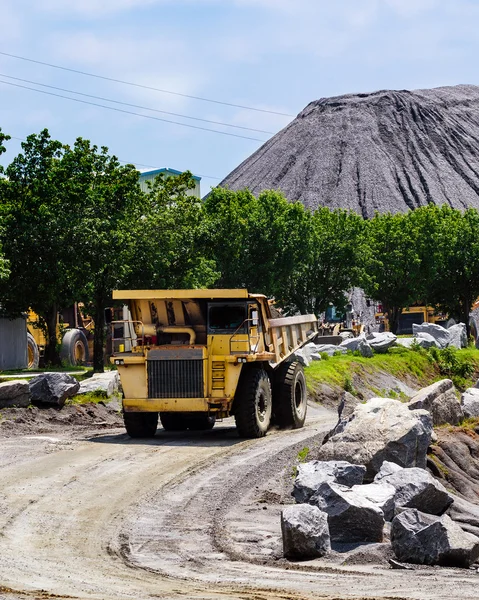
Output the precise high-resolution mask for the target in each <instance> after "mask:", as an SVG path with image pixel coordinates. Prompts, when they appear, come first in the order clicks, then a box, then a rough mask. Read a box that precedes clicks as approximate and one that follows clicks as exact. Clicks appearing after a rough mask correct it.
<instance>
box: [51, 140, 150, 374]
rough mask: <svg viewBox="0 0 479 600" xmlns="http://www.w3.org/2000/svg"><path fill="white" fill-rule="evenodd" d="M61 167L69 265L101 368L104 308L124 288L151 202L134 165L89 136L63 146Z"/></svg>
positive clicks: (98, 369)
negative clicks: (89, 322) (72, 252)
mask: <svg viewBox="0 0 479 600" xmlns="http://www.w3.org/2000/svg"><path fill="white" fill-rule="evenodd" d="M59 170H60V171H61V173H62V179H67V182H66V183H65V186H64V194H65V197H66V198H68V210H69V218H70V219H71V222H70V227H69V229H68V238H69V239H68V243H69V245H70V247H71V248H72V249H74V250H75V256H76V258H75V261H74V263H73V264H70V265H69V268H70V272H71V273H72V279H73V280H74V281H75V289H76V290H77V296H76V299H77V300H83V301H84V302H85V305H86V310H87V312H88V313H89V314H90V315H91V316H92V317H93V319H94V323H95V329H94V341H93V367H94V370H95V371H96V372H102V371H103V369H104V345H105V309H106V308H107V307H109V306H111V304H112V299H111V295H112V290H113V289H115V288H119V287H123V286H124V285H125V283H126V282H127V281H128V278H129V277H130V275H131V273H132V271H133V269H134V268H135V267H136V266H137V263H136V253H137V250H138V248H141V246H142V244H143V243H144V242H145V240H143V239H142V238H141V232H142V229H141V226H140V224H141V221H142V218H143V217H144V215H145V214H147V213H148V204H147V202H146V196H145V194H143V192H142V191H141V189H140V186H139V181H138V171H137V170H136V169H135V167H134V166H133V165H125V166H121V165H120V163H119V161H118V159H117V158H116V157H115V156H110V155H109V153H108V148H106V147H101V148H98V147H97V146H95V145H92V144H91V143H90V142H89V141H88V140H84V139H82V138H78V139H77V140H76V142H75V144H74V146H73V147H69V146H65V147H64V151H63V156H62V160H61V164H60V165H59Z"/></svg>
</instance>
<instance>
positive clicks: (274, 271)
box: [205, 188, 367, 314]
mask: <svg viewBox="0 0 479 600" xmlns="http://www.w3.org/2000/svg"><path fill="white" fill-rule="evenodd" d="M205 210H206V213H207V217H208V221H209V231H210V234H211V240H212V243H211V247H212V249H213V253H214V257H215V259H216V262H217V265H218V268H219V270H220V271H221V278H220V284H221V286H223V287H247V288H249V289H251V290H252V291H255V292H262V293H264V294H266V295H270V296H274V297H275V298H276V301H277V302H278V304H279V305H281V306H283V307H284V308H286V309H287V310H288V311H290V312H295V311H298V310H299V311H300V312H302V313H305V312H315V313H316V314H319V313H320V312H322V311H324V310H325V309H326V308H327V306H328V304H329V303H330V302H333V303H334V304H336V306H338V307H342V306H344V304H345V303H346V296H345V292H346V291H347V290H348V289H350V288H351V287H353V286H354V285H357V284H358V283H359V281H360V279H361V274H362V272H363V266H364V263H365V260H366V254H367V245H366V242H365V236H364V223H363V220H362V219H361V217H359V216H358V215H356V214H354V213H350V212H347V211H330V210H329V209H327V208H322V209H318V210H317V211H316V212H315V213H311V212H309V211H308V210H307V209H305V208H304V206H303V205H302V204H301V203H299V202H293V203H290V202H288V201H287V200H286V198H285V197H284V196H283V195H282V194H281V193H279V192H276V191H264V192H262V193H261V194H259V196H258V197H257V198H255V197H254V196H253V194H251V193H250V192H249V191H248V190H242V191H238V192H233V191H231V190H227V189H222V188H216V189H215V190H213V191H212V192H211V194H210V195H209V196H208V198H207V199H206V202H205Z"/></svg>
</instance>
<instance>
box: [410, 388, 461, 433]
mask: <svg viewBox="0 0 479 600" xmlns="http://www.w3.org/2000/svg"><path fill="white" fill-rule="evenodd" d="M407 406H408V407H409V408H410V409H411V410H417V409H424V410H428V411H429V412H430V413H431V415H432V421H433V424H434V425H444V424H446V423H449V424H450V425H458V423H460V421H461V420H462V419H463V418H464V414H463V411H462V407H461V403H460V402H459V399H458V397H457V396H456V390H455V387H454V384H453V382H452V381H451V380H450V379H441V380H440V381H436V382H435V383H433V384H432V385H429V386H428V387H425V388H423V389H422V390H419V392H418V393H417V394H416V395H415V396H413V397H412V398H411V400H410V401H409V402H408V404H407Z"/></svg>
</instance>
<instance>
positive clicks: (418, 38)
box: [0, 0, 479, 193]
mask: <svg viewBox="0 0 479 600" xmlns="http://www.w3.org/2000/svg"><path fill="white" fill-rule="evenodd" d="M0 16H1V23H2V36H1V40H0V51H1V52H6V53H11V54H16V55H20V56H24V57H27V58H33V59H36V60H39V61H44V62H49V63H54V64H57V65H61V66H65V67H69V68H72V69H78V70H82V71H87V72H90V73H96V74H99V75H104V76H107V77H112V78H116V79H122V80H126V81H131V82H136V83H139V84H142V85H146V86H150V87H156V88H161V89H167V90H171V91H176V92H179V93H183V94H187V95H193V96H201V97H206V98H212V99H217V100H223V101H225V102H229V103H233V104H238V105H244V106H249V107H255V108H259V109H265V110H271V111H277V112H281V113H287V114H290V115H296V114H297V113H298V112H300V111H301V110H302V109H303V108H304V106H305V105H306V104H308V102H310V101H312V100H316V99H318V98H322V97H327V96H334V95H339V94H344V93H351V92H370V91H374V90H378V89H417V88H428V87H437V86H441V85H455V84H459V83H470V84H477V83H479V76H478V59H477V57H478V56H479V34H478V26H479V1H475V0H329V1H324V0H2V2H1V4H0ZM5 76H13V77H17V78H21V79H27V80H30V81H35V82H38V83H43V84H47V85H51V86H57V87H62V88H66V89H69V90H73V91H77V92H83V93H86V94H92V95H96V96H102V97H104V98H111V99H115V100H117V101H121V102H127V103H132V104H137V105H142V106H145V107H149V108H154V109H156V110H162V111H169V112H175V113H180V114H184V115H189V116H194V117H198V118H202V119H209V120H214V121H222V122H227V123H229V124H233V125H238V126H242V127H250V128H253V129H260V130H264V131H268V132H273V133H274V132H277V131H279V130H280V129H281V128H282V127H284V126H285V125H287V123H288V122H289V121H290V120H291V118H290V117H284V116H279V115H273V114H268V113H262V112H255V111H251V110H246V109H242V108H235V107H227V106H222V105H220V104H213V103H208V102H202V101H197V100H193V99H188V98H184V97H181V96H175V95H171V94H164V93H159V92H155V91H152V90H147V89H142V88H138V87H132V86H126V85H122V84H119V83H113V82H108V81H103V80H100V79H95V78H90V77H86V76H81V75H78V74H73V73H68V72H66V71H62V70H58V69H53V68H49V67H47V66H41V65H37V64H33V63H30V62H26V61H22V60H17V59H13V58H9V57H6V56H2V55H0V80H3V81H11V82H14V83H17V84H20V85H26V86H29V87H38V86H36V85H32V84H29V83H22V82H19V81H15V80H12V79H10V80H8V79H7V78H6V77H5ZM44 89H47V88H44ZM50 91H52V92H54V93H62V92H55V90H50ZM0 94H1V96H0V98H1V101H0V127H2V129H3V131H5V132H6V133H9V134H10V135H12V136H15V137H19V138H22V137H24V136H26V135H28V134H29V133H32V132H38V131H40V130H41V129H42V128H44V127H47V128H48V129H49V130H50V133H51V134H52V136H53V137H55V138H57V139H59V140H61V141H63V142H65V143H72V142H73V141H74V139H75V138H76V137H78V136H82V137H84V138H87V139H90V140H92V141H93V142H94V143H96V144H98V145H105V146H108V147H109V149H110V151H111V152H112V153H114V154H116V155H117V156H118V157H119V158H120V159H122V160H125V161H128V162H133V163H134V164H137V165H140V164H146V165H152V166H154V167H172V168H175V169H180V170H185V169H190V170H191V171H192V172H193V173H195V174H198V175H201V176H202V177H203V179H202V192H203V193H206V192H207V191H208V189H209V188H210V187H211V186H212V185H215V184H216V183H218V181H219V179H220V178H223V177H224V176H226V175H227V174H228V173H229V172H230V171H231V170H232V169H234V168H235V167H236V166H237V165H238V164H239V163H240V162H241V161H242V160H244V159H245V158H246V157H248V156H249V155H250V154H251V153H252V152H254V151H255V150H256V149H257V148H259V147H260V145H261V142H260V141H255V140H246V139H241V138H235V137H228V136H224V135H219V134H216V133H210V132H206V131H200V130H194V129H190V128H186V127H181V126H178V125H172V124H168V123H163V122H159V121H154V120H150V119H144V118H142V117H137V116H133V115H129V114H122V113H118V112H114V111H110V110H106V109H103V108H99V107H94V106H89V105H85V104H79V103H76V102H71V101H69V100H64V99H61V98H56V97H53V96H48V95H44V94H39V93H36V92H33V91H30V90H26V89H21V88H16V87H13V86H10V85H6V84H4V83H0ZM64 95H69V96H72V97H75V96H74V94H70V93H68V94H65V93H64ZM87 100H88V99H87ZM91 101H92V102H100V101H98V100H95V99H91ZM102 103H103V104H108V103H106V102H102ZM113 106H114V105H113ZM117 107H118V108H122V109H124V110H131V111H134V112H140V113H144V114H150V115H154V116H157V117H160V118H165V119H173V120H176V121H181V122H184V123H191V124H196V125H198V126H204V127H211V128H216V129H218V130H222V131H228V132H231V133H236V134H237V135H244V136H247V137H252V138H257V139H258V140H267V139H268V138H269V137H270V134H268V133H258V132H253V131H247V130H241V129H233V128H229V127H221V126H214V125H208V124H204V123H200V122H197V123H195V122H194V121H189V120H187V119H182V118H175V117H171V116H168V115H162V114H159V113H152V112H148V111H146V110H142V109H135V108H128V107H122V106H118V105H117ZM19 150H20V142H19V141H18V140H11V141H10V142H9V144H8V152H7V154H6V155H4V156H3V157H2V162H3V164H6V163H7V162H9V160H11V159H12V158H13V156H14V155H15V154H17V153H18V151H19ZM140 168H142V167H140ZM215 178H218V179H215Z"/></svg>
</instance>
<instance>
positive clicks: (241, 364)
mask: <svg viewBox="0 0 479 600" xmlns="http://www.w3.org/2000/svg"><path fill="white" fill-rule="evenodd" d="M113 299H114V300H117V301H122V302H123V303H125V304H127V305H128V307H129V312H130V318H129V319H124V320H122V321H113V322H112V344H113V355H112V357H111V359H110V360H111V362H112V363H113V364H114V365H116V367H117V368H118V371H119V375H120V380H121V385H122V388H123V396H124V398H123V417H124V422H125V427H126V430H127V433H128V434H129V435H130V436H131V437H151V436H154V435H155V432H156V429H157V426H158V417H159V418H160V420H161V424H162V425H163V428H164V429H165V430H170V431H181V430H186V429H190V430H202V429H211V428H212V427H213V426H214V423H215V420H216V419H221V418H226V417H229V416H234V418H235V421H236V427H237V430H238V433H239V435H240V436H241V437H246V438H258V437H262V436H264V435H265V434H266V432H267V431H268V429H269V427H270V425H271V424H272V422H273V421H274V423H275V425H276V426H277V427H280V428H293V429H296V428H299V427H302V426H303V424H304V420H305V418H306V408H307V392H306V382H305V378H304V372H303V367H302V365H301V364H300V363H299V362H298V361H297V360H295V359H294V352H295V351H296V350H297V349H298V348H300V347H301V346H303V345H304V344H306V343H307V342H308V341H309V340H311V339H312V338H313V337H314V336H315V335H316V333H317V319H316V317H315V316H314V315H298V316H294V317H281V318H274V319H273V318H272V317H271V310H270V305H269V303H268V300H267V298H266V297H265V296H263V295H259V294H249V293H248V291H247V290H245V289H235V290H227V289H214V290H117V291H114V292H113Z"/></svg>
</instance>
